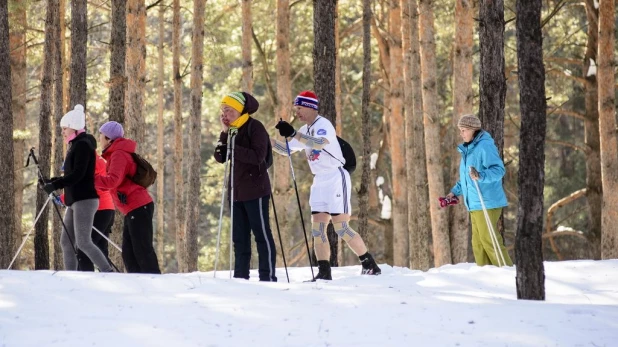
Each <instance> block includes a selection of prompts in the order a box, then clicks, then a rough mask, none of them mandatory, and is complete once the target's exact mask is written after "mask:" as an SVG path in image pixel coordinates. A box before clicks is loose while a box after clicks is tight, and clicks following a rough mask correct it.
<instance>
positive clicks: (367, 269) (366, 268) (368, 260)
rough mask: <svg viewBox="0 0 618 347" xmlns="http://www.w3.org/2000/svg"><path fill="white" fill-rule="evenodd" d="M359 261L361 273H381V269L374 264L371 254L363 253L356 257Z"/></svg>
mask: <svg viewBox="0 0 618 347" xmlns="http://www.w3.org/2000/svg"><path fill="white" fill-rule="evenodd" d="M358 258H359V259H360V261H361V265H362V266H363V269H362V271H361V275H379V274H381V273H382V270H380V268H379V267H378V264H376V261H375V260H374V259H373V257H372V256H371V254H369V253H365V254H363V255H361V256H360V257H358Z"/></svg>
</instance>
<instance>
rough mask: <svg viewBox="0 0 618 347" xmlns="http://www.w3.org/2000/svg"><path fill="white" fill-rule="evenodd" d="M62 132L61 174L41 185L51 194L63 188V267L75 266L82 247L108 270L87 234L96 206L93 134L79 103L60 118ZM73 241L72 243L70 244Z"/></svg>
mask: <svg viewBox="0 0 618 347" xmlns="http://www.w3.org/2000/svg"><path fill="white" fill-rule="evenodd" d="M60 126H61V127H62V136H63V138H64V141H65V142H66V143H67V144H68V151H67V155H66V158H65V159H64V165H63V167H64V176H62V177H56V178H52V179H51V180H50V181H49V182H47V183H46V184H45V185H44V186H43V189H44V190H45V191H46V192H47V193H48V194H51V193H52V192H54V191H55V190H58V189H64V202H65V204H66V206H67V210H66V212H65V215H64V225H65V226H66V232H63V233H62V234H61V235H62V236H61V237H60V245H61V247H62V254H63V257H64V268H65V270H77V266H78V261H77V256H76V249H75V248H73V247H76V248H77V249H80V250H82V251H83V252H84V253H85V254H86V255H87V256H88V258H90V260H91V261H92V262H93V263H94V264H95V265H96V266H97V267H98V268H99V270H100V271H101V272H111V271H113V270H112V267H111V265H110V263H109V261H108V260H107V258H106V256H105V255H104V254H103V252H101V250H100V249H99V248H98V247H97V246H95V245H94V243H93V242H92V239H91V237H90V233H91V231H92V224H93V221H94V215H95V213H96V212H97V209H98V207H99V195H97V191H96V190H95V188H94V170H95V163H96V153H95V149H96V147H97V142H96V140H95V138H94V137H93V136H92V135H90V134H87V133H86V131H85V130H84V129H85V127H86V115H85V114H84V107H83V106H82V105H75V108H74V109H73V110H71V111H69V112H68V113H67V114H65V115H64V116H63V117H62V119H61V120H60ZM73 242H75V244H74V245H73Z"/></svg>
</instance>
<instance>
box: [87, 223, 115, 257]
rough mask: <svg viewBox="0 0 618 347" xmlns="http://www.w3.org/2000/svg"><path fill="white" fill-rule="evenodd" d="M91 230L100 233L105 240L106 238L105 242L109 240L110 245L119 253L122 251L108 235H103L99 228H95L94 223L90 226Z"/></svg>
mask: <svg viewBox="0 0 618 347" xmlns="http://www.w3.org/2000/svg"><path fill="white" fill-rule="evenodd" d="M92 230H94V231H96V232H97V233H99V235H101V237H103V238H104V239H105V240H107V242H109V243H110V244H111V245H112V246H114V247H115V248H116V249H117V250H118V251H119V252H120V253H122V249H121V248H120V246H118V245H117V244H115V243H114V241H112V240H110V239H109V237H107V236H105V234H103V233H102V232H101V231H100V230H99V229H97V228H96V227H95V226H94V225H93V226H92Z"/></svg>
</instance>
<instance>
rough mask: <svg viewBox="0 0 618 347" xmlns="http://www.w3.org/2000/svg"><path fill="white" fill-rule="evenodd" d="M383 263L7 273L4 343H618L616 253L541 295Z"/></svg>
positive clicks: (484, 276)
mask: <svg viewBox="0 0 618 347" xmlns="http://www.w3.org/2000/svg"><path fill="white" fill-rule="evenodd" d="M381 267H382V269H383V274H382V275H381V276H377V277H375V276H360V275H359V273H360V266H351V267H343V268H336V269H333V277H334V280H333V281H331V282H324V281H319V282H314V283H311V282H310V283H304V282H302V281H303V280H305V279H308V278H310V276H311V272H310V270H309V268H290V269H289V272H290V280H291V283H289V284H288V283H287V282H286V279H285V272H284V270H283V269H282V268H281V269H278V274H277V275H278V277H279V280H280V282H279V283H261V282H257V281H254V280H251V281H244V280H232V279H229V273H228V272H221V271H220V272H218V273H217V278H213V274H212V273H192V274H169V275H158V276H157V275H129V274H117V273H114V274H100V273H77V272H52V271H28V272H24V271H6V270H3V271H0V346H10V347H13V346H80V347H83V346H131V347H134V346H169V347H171V346H174V347H177V346H178V347H179V346H355V347H360V346H372V347H377V346H486V347H487V346H618V261H569V262H560V263H545V274H546V293H547V300H546V301H545V302H530V301H518V300H516V292H515V269H514V268H495V267H483V268H480V267H477V266H475V265H471V264H459V265H454V266H443V267H441V268H439V269H433V270H430V271H428V272H420V271H412V270H409V269H405V268H392V267H390V266H388V265H385V264H382V265H381ZM252 276H253V278H255V277H257V274H255V273H252Z"/></svg>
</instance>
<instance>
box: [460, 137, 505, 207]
mask: <svg viewBox="0 0 618 347" xmlns="http://www.w3.org/2000/svg"><path fill="white" fill-rule="evenodd" d="M457 150H459V152H460V153H461V161H460V163H459V181H457V183H456V184H455V186H454V187H453V189H451V193H453V194H455V195H456V196H460V195H463V201H464V203H465V205H466V208H467V209H468V211H479V210H482V209H483V208H482V207H481V200H480V198H479V194H478V192H477V190H476V186H475V185H474V181H472V179H471V178H470V167H471V166H473V167H474V168H475V169H476V170H477V171H478V172H479V176H480V178H479V180H478V181H477V182H478V184H479V189H480V190H481V195H482V196H483V201H484V202H485V207H486V208H487V209H492V208H500V207H505V206H507V205H508V203H507V201H506V195H505V194H504V189H503V188H502V177H504V173H505V169H504V163H503V162H502V158H500V156H499V155H498V148H497V147H496V145H495V144H494V139H493V138H492V137H491V135H489V133H488V132H486V131H484V130H481V132H480V133H479V134H478V135H477V136H476V137H475V138H474V140H472V142H471V143H469V144H468V145H467V146H466V145H465V144H464V143H462V144H460V145H459V146H457Z"/></svg>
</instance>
